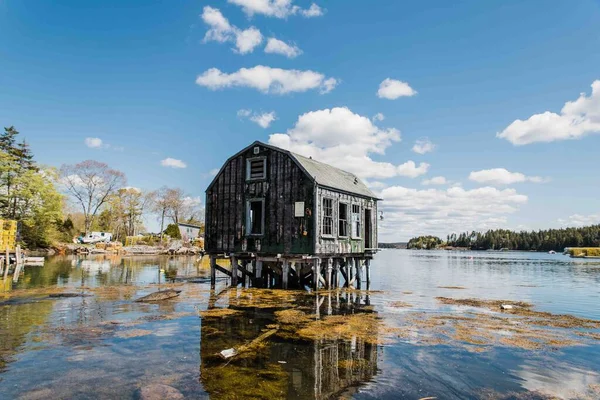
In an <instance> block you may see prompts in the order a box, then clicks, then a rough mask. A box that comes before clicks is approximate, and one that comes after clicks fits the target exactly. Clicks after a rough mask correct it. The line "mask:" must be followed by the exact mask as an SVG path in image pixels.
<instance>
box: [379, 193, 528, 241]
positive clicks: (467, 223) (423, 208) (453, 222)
mask: <svg viewBox="0 0 600 400" xmlns="http://www.w3.org/2000/svg"><path fill="white" fill-rule="evenodd" d="M381 197H382V198H383V200H384V201H383V202H381V208H382V210H383V212H384V216H385V218H384V220H383V221H381V222H380V224H379V232H380V237H381V238H380V239H381V240H407V239H409V238H411V237H414V236H418V235H437V236H440V237H442V238H444V237H445V236H446V234H448V233H452V232H463V231H465V230H466V229H469V230H471V229H477V230H487V229H493V228H498V227H502V226H506V223H507V216H508V215H510V214H512V213H515V212H516V211H518V209H519V206H521V205H523V204H525V203H527V196H525V195H522V194H519V193H517V191H516V190H514V189H504V190H499V189H496V188H493V187H482V188H477V189H472V190H465V189H463V188H461V187H450V188H448V189H424V190H419V189H412V188H406V187H402V186H391V187H388V188H385V189H383V190H382V191H381ZM467 227H468V228H467Z"/></svg>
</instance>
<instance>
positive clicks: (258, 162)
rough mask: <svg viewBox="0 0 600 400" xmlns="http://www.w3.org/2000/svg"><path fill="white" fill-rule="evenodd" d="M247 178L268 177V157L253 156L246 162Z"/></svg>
mask: <svg viewBox="0 0 600 400" xmlns="http://www.w3.org/2000/svg"><path fill="white" fill-rule="evenodd" d="M246 170H247V172H246V179H247V180H255V179H265V178H266V177H267V159H266V158H251V159H249V160H247V163H246Z"/></svg>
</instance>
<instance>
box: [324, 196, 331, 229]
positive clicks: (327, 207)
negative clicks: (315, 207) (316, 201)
mask: <svg viewBox="0 0 600 400" xmlns="http://www.w3.org/2000/svg"><path fill="white" fill-rule="evenodd" d="M323 234H324V235H333V200H332V199H323Z"/></svg>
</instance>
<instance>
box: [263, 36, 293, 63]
mask: <svg viewBox="0 0 600 400" xmlns="http://www.w3.org/2000/svg"><path fill="white" fill-rule="evenodd" d="M265 53H272V54H281V55H283V56H286V57H287V58H296V57H298V56H299V55H300V54H302V50H300V48H298V46H296V45H294V44H287V43H286V42H284V41H283V40H279V39H276V38H269V40H267V45H266V46H265Z"/></svg>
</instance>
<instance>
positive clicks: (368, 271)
mask: <svg viewBox="0 0 600 400" xmlns="http://www.w3.org/2000/svg"><path fill="white" fill-rule="evenodd" d="M365 274H366V275H367V276H366V278H367V290H370V289H371V260H369V259H368V258H367V259H366V260H365Z"/></svg>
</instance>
